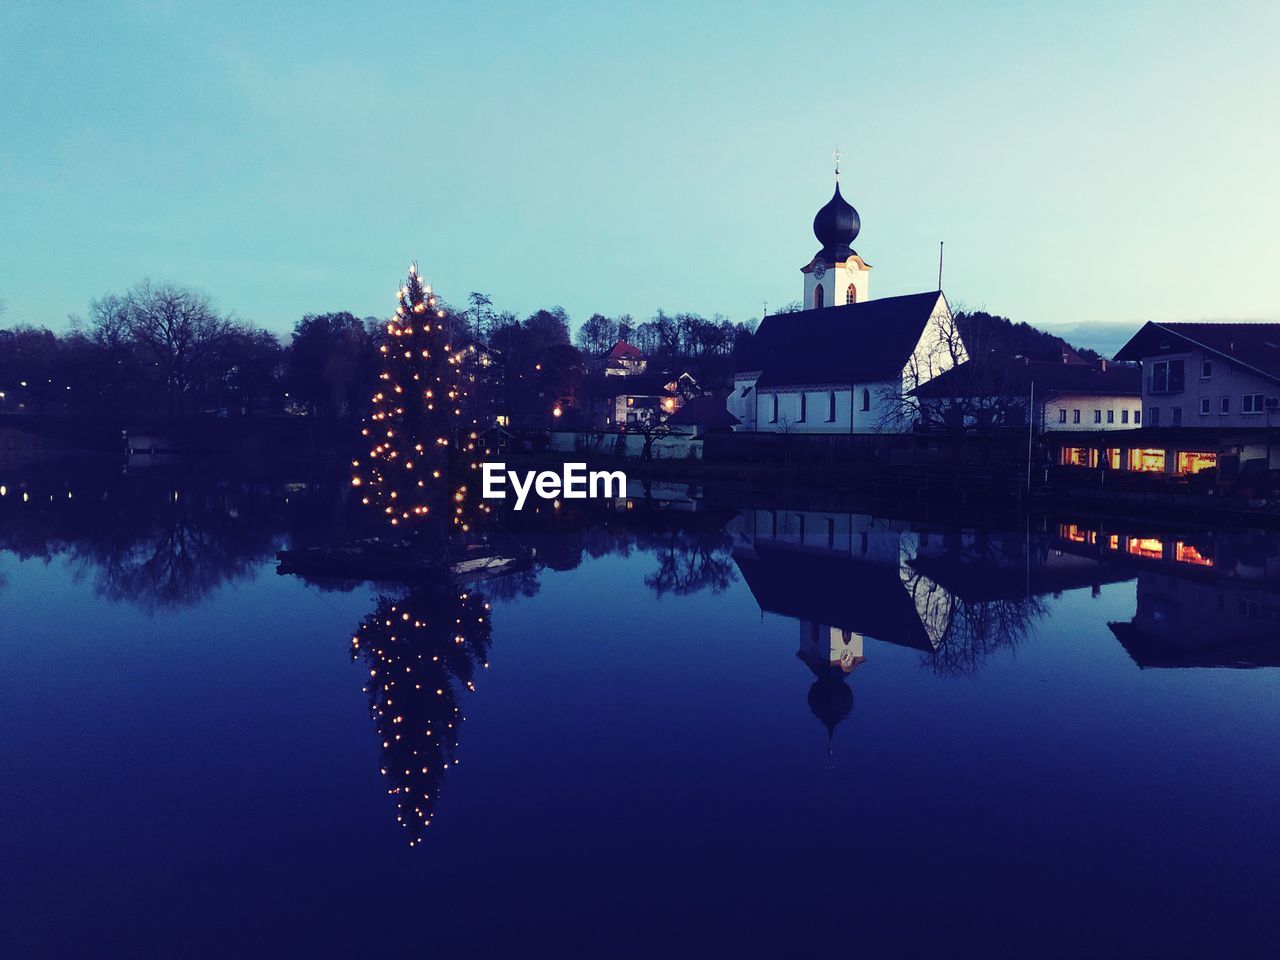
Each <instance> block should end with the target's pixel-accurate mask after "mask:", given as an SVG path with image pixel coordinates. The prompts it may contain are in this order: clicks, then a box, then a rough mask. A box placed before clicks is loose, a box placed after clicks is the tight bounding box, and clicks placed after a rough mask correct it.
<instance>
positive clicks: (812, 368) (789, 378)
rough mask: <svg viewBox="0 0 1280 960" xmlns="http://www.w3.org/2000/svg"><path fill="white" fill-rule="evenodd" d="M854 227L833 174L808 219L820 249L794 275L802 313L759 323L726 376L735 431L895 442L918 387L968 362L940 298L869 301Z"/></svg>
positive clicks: (936, 294)
mask: <svg viewBox="0 0 1280 960" xmlns="http://www.w3.org/2000/svg"><path fill="white" fill-rule="evenodd" d="M860 228H861V221H860V220H859V218H858V211H857V210H855V209H854V208H853V205H852V204H850V203H849V202H848V201H847V200H845V198H844V197H843V196H841V194H840V170H839V167H837V168H836V188H835V193H834V195H833V196H832V197H831V199H830V200H829V201H828V202H827V204H826V205H825V206H823V207H822V209H821V210H819V211H818V214H817V216H815V217H814V218H813V233H814V236H815V237H817V239H818V243H819V244H821V247H820V249H819V250H818V252H817V253H816V254H814V255H813V257H812V258H811V259H810V260H809V262H808V263H807V264H805V265H804V266H803V267H801V268H800V269H801V273H802V274H803V275H804V300H803V301H802V303H803V309H801V310H799V311H796V312H792V313H778V314H773V315H772V316H767V317H765V318H764V319H763V320H762V321H761V322H760V326H759V328H757V330H756V332H755V334H754V335H753V336H752V338H751V341H750V344H749V345H748V347H747V350H746V351H745V353H744V354H743V359H742V360H741V361H740V362H739V364H738V366H739V367H740V368H741V369H738V370H736V371H735V372H734V388H733V392H732V393H731V394H729V397H728V400H727V406H728V410H729V412H730V413H731V414H733V416H735V417H737V419H738V420H739V421H740V423H739V425H738V426H737V427H736V428H735V429H736V430H738V431H759V432H767V433H903V432H906V431H909V430H910V429H911V428H912V426H913V424H914V422H915V419H916V417H915V415H914V410H915V406H914V405H915V402H916V401H915V395H914V390H915V389H916V387H918V386H920V385H921V384H923V383H925V382H927V381H928V380H931V379H932V378H933V377H935V376H937V375H938V374H940V373H943V372H944V371H946V370H949V369H951V368H952V367H953V366H956V365H957V364H960V363H963V362H964V361H965V360H967V359H968V353H967V351H966V350H965V345H964V342H963V341H962V339H961V337H960V335H959V333H958V331H957V330H956V328H955V324H954V322H953V320H952V316H951V310H950V308H949V307H948V306H947V298H946V297H945V296H944V295H943V293H942V291H941V290H930V291H927V292H924V293H914V294H908V295H906V296H900V297H886V298H884V299H880V300H875V299H872V298H871V295H870V293H869V289H870V275H871V266H870V265H869V264H868V263H867V262H866V261H865V260H863V259H862V257H860V256H859V255H858V253H857V252H856V251H855V250H854V249H853V246H852V244H853V241H854V240H855V239H856V238H857V236H858V231H859V229H860Z"/></svg>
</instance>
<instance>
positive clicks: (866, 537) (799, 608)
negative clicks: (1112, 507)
mask: <svg viewBox="0 0 1280 960" xmlns="http://www.w3.org/2000/svg"><path fill="white" fill-rule="evenodd" d="M728 531H729V533H730V534H731V536H732V538H733V559H734V561H735V563H736V564H737V566H738V569H739V571H740V572H741V574H742V578H743V580H744V581H745V582H746V584H747V587H748V589H750V590H751V593H752V596H754V597H755V600H756V602H757V604H759V606H760V609H761V611H763V612H767V613H771V614H776V615H778V616H782V617H787V618H789V619H792V620H794V621H796V624H797V629H798V635H799V649H798V652H797V655H798V657H799V658H800V660H801V661H803V662H804V663H805V665H806V666H808V668H809V669H810V671H812V673H813V675H814V677H815V682H814V685H813V688H811V691H810V694H809V704H810V708H811V709H812V710H813V712H814V714H815V715H816V716H818V718H819V720H821V721H822V723H823V724H824V726H826V727H827V729H828V731H829V732H834V730H835V727H836V725H837V724H838V723H839V722H840V721H841V720H843V719H845V718H846V717H847V716H848V715H849V713H850V712H851V710H852V705H853V694H852V692H851V691H850V689H849V687H848V681H847V678H848V676H849V674H851V673H852V672H853V671H854V670H855V669H857V667H858V666H859V665H860V664H862V663H864V662H866V661H867V660H869V659H874V657H875V646H876V644H887V645H892V646H895V647H903V648H907V649H910V650H916V651H919V652H920V654H921V655H922V656H923V657H924V658H925V659H926V661H927V662H929V663H930V664H931V665H932V666H933V667H934V668H935V669H937V670H938V671H940V672H956V671H971V670H973V669H976V668H977V667H978V666H979V665H980V664H981V662H982V660H983V659H984V658H985V657H986V656H988V655H990V654H991V653H992V652H994V651H995V650H998V649H1001V648H1002V647H1007V646H1011V645H1012V644H1014V643H1017V642H1019V641H1020V640H1021V639H1022V637H1023V636H1024V635H1025V633H1026V632H1027V631H1028V630H1029V629H1030V625H1031V624H1032V623H1033V621H1034V619H1035V618H1036V617H1038V616H1040V615H1041V614H1042V612H1043V607H1042V606H1041V605H1040V604H1039V603H1038V602H1037V600H1036V598H1037V597H1039V596H1042V595H1044V594H1048V593H1057V592H1060V591H1063V590H1070V589H1078V588H1085V587H1087V588H1091V589H1095V590H1096V589H1098V588H1099V587H1100V586H1101V585H1102V584H1104V583H1112V582H1116V581H1121V580H1127V579H1131V578H1132V576H1133V574H1132V572H1131V571H1129V570H1126V569H1124V568H1122V567H1118V566H1116V565H1114V564H1110V563H1106V562H1103V561H1102V560H1101V559H1100V558H1096V557H1089V556H1082V555H1078V554H1074V553H1072V552H1070V551H1064V550H1061V549H1055V548H1054V546H1053V545H1052V544H1051V542H1050V538H1049V537H1047V536H1045V535H1043V534H1041V535H1029V534H1027V533H1025V532H1023V533H1013V532H1010V533H989V532H979V531H971V530H962V529H949V530H923V529H915V528H913V527H911V526H909V525H907V524H902V523H897V522H894V521H889V520H885V519H883V518H877V517H872V516H869V515H865V514H850V513H840V512H827V511H818V510H770V509H753V510H745V511H742V512H740V513H739V514H738V515H737V516H736V517H735V518H734V519H733V520H732V521H731V522H730V524H729V527H728Z"/></svg>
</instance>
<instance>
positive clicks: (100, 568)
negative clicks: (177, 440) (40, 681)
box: [0, 472, 336, 610]
mask: <svg viewBox="0 0 1280 960" xmlns="http://www.w3.org/2000/svg"><path fill="white" fill-rule="evenodd" d="M323 487H324V485H323V484H302V483H299V484H286V483H281V482H279V481H263V482H249V481H234V482H232V481H215V480H212V479H208V478H200V477H195V476H187V475H177V474H169V473H160V472H157V473H147V474H141V475H127V476H121V475H120V474H119V473H118V472H117V473H113V474H98V475H94V474H92V473H83V474H81V475H78V476H76V477H75V478H74V479H73V480H62V479H56V478H46V477H42V476H33V477H30V478H26V479H19V480H8V481H6V494H7V495H6V496H5V497H3V498H0V549H5V550H11V551H13V552H14V553H16V554H17V555H18V556H21V557H40V558H43V559H45V560H50V559H52V558H54V557H56V556H65V557H66V558H67V559H68V561H69V563H70V566H71V569H72V571H73V573H74V575H75V577H76V579H77V580H87V581H89V582H92V583H93V584H94V587H95V589H96V591H97V593H98V595H99V596H101V597H104V598H106V599H110V600H117V601H119V600H123V601H127V602H129V603H135V604H138V605H140V606H143V607H145V608H146V609H148V610H154V609H156V608H164V607H172V606H182V605H188V604H194V603H197V602H199V601H200V600H201V599H203V598H204V597H206V596H208V595H209V594H210V593H212V592H213V591H214V590H216V589H217V588H218V587H219V586H222V585H223V584H226V583H231V582H234V581H236V580H239V579H243V578H246V577H251V576H253V574H254V572H255V571H256V569H257V565H258V564H259V563H261V562H262V561H264V560H267V559H269V558H270V557H271V556H272V555H273V554H274V553H275V551H276V550H278V549H279V548H280V547H281V546H283V545H284V543H285V542H286V541H287V540H289V539H294V540H296V539H298V538H313V537H317V536H321V535H322V534H321V533H319V529H320V528H324V529H332V527H333V525H334V522H335V519H336V515H335V512H334V511H333V509H332V504H333V502H334V500H335V497H334V496H333V488H323Z"/></svg>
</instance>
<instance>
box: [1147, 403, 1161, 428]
mask: <svg viewBox="0 0 1280 960" xmlns="http://www.w3.org/2000/svg"><path fill="white" fill-rule="evenodd" d="M1147 423H1148V424H1150V425H1151V426H1153V427H1158V426H1160V408H1159V407H1148V408H1147Z"/></svg>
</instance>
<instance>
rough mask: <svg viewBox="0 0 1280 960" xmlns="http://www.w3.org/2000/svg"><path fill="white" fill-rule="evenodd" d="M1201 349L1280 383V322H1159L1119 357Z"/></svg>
mask: <svg viewBox="0 0 1280 960" xmlns="http://www.w3.org/2000/svg"><path fill="white" fill-rule="evenodd" d="M1195 349H1200V350H1204V351H1205V352H1206V353H1210V354H1212V355H1214V356H1217V357H1221V358H1223V359H1224V360H1230V361H1231V362H1232V363H1234V364H1236V365H1237V366H1240V367H1242V368H1244V369H1246V370H1252V371H1254V372H1255V373H1258V374H1260V375H1262V376H1264V377H1267V378H1268V379H1270V380H1275V381H1277V382H1280V323H1155V322H1154V321H1148V322H1147V323H1145V324H1144V325H1143V327H1142V329H1141V330H1139V331H1138V332H1137V333H1135V334H1134V335H1133V337H1132V338H1131V339H1130V340H1129V342H1128V343H1126V344H1125V345H1124V346H1123V347H1122V348H1121V349H1120V352H1119V353H1117V354H1116V359H1117V360H1142V359H1143V358H1144V357H1155V356H1159V355H1160V354H1162V353H1183V352H1185V351H1187V350H1195Z"/></svg>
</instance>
